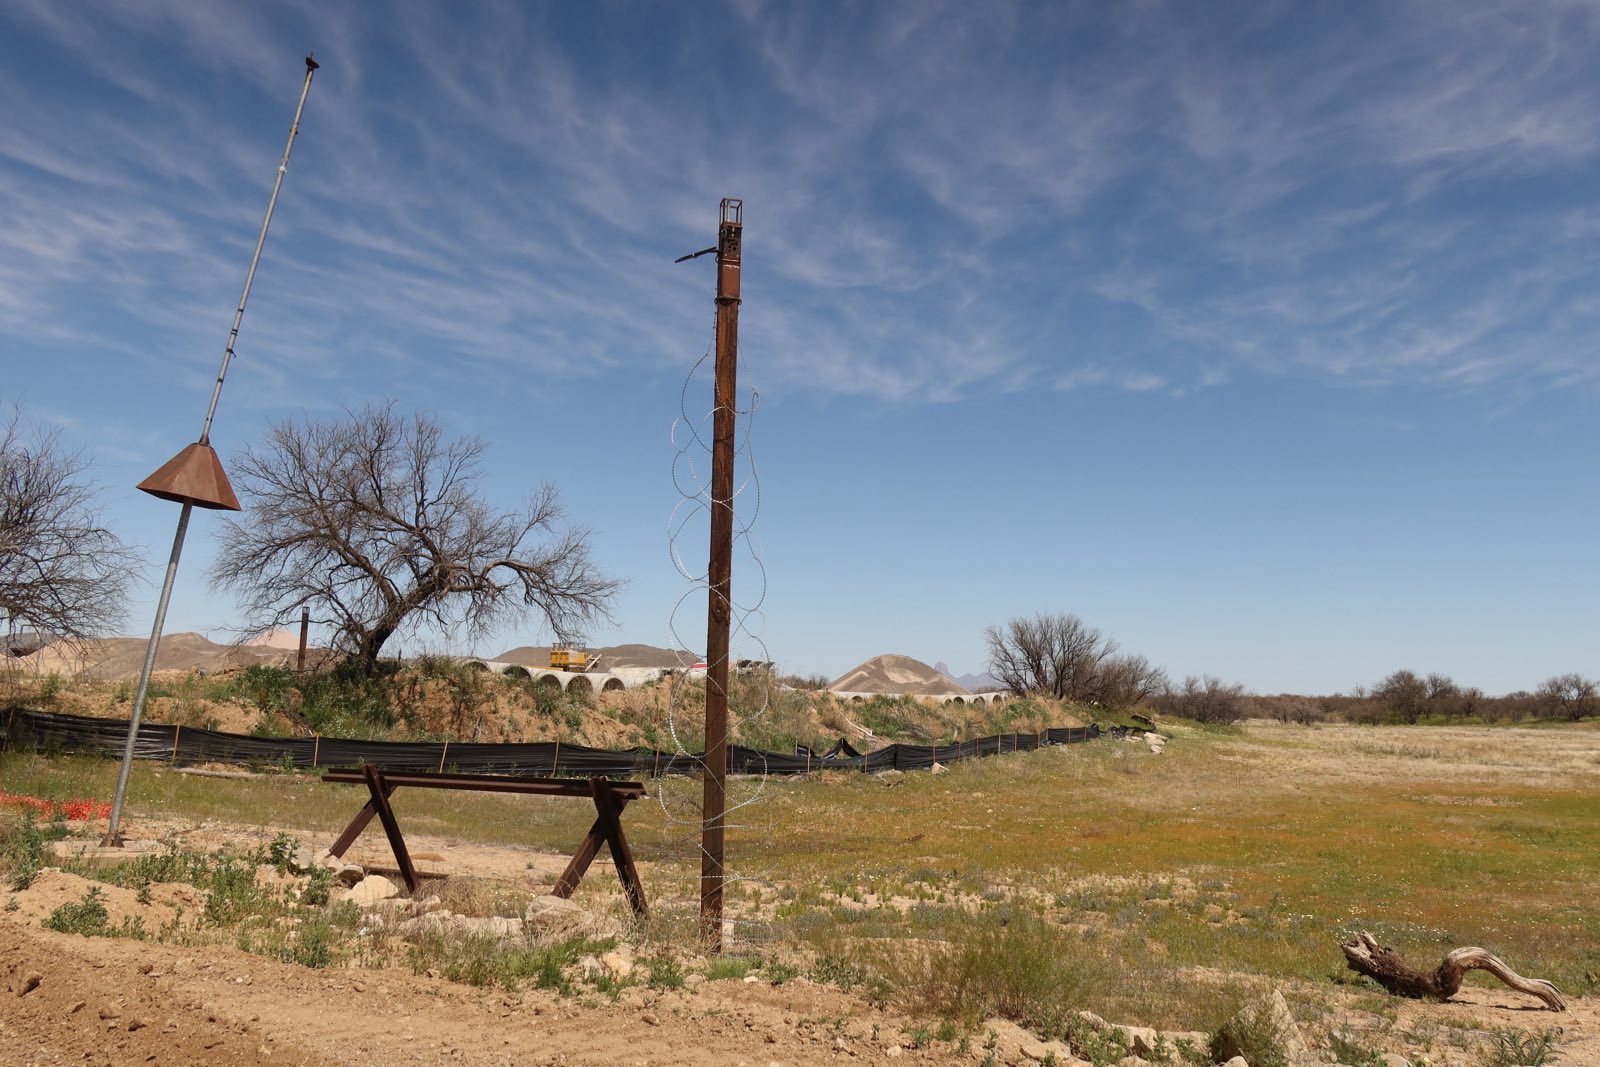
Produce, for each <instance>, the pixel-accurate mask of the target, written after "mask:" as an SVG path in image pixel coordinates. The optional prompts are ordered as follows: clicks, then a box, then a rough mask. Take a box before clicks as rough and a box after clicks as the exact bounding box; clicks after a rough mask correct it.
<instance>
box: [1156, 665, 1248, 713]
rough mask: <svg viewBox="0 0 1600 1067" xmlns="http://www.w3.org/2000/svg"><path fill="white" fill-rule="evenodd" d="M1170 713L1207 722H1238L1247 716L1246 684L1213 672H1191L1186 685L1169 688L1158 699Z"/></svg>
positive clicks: (1162, 707)
mask: <svg viewBox="0 0 1600 1067" xmlns="http://www.w3.org/2000/svg"><path fill="white" fill-rule="evenodd" d="M1156 707H1158V708H1160V709H1161V711H1163V712H1165V713H1166V714H1168V715H1180V716H1182V717H1183V718H1186V719H1193V720H1194V721H1195V722H1203V723H1230V722H1236V721H1238V720H1239V719H1240V718H1242V717H1243V716H1244V686H1242V685H1229V684H1228V683H1227V682H1224V681H1223V680H1222V679H1221V678H1217V677H1215V676H1213V675H1209V674H1207V675H1205V676H1203V677H1196V676H1194V675H1192V674H1191V675H1189V676H1188V677H1187V678H1185V679H1184V680H1183V685H1182V686H1180V687H1178V688H1176V689H1168V690H1167V691H1166V692H1165V693H1163V694H1162V695H1161V696H1160V697H1158V698H1157V699H1156Z"/></svg>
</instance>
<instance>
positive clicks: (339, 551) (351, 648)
mask: <svg viewBox="0 0 1600 1067" xmlns="http://www.w3.org/2000/svg"><path fill="white" fill-rule="evenodd" d="M483 451H484V444H483V442H482V441H481V440H479V439H478V438H476V437H468V438H463V439H459V440H450V439H447V438H446V437H445V435H444V432H443V430H442V429H441V428H440V426H439V424H438V423H437V422H436V421H434V419H433V418H432V416H430V415H427V414H425V413H420V412H419V413H416V414H414V415H411V416H409V417H408V416H405V415H402V414H401V413H399V412H397V411H396V410H395V407H394V405H393V404H392V403H389V404H384V405H381V406H375V407H368V408H366V409H364V410H362V411H360V412H348V411H347V412H346V413H345V417H344V418H342V419H336V420H332V421H328V422H306V423H303V424H301V423H295V422H281V423H277V424H275V425H274V426H273V427H272V428H271V430H270V431H269V432H268V434H267V439H266V441H265V442H264V443H263V444H262V445H261V446H260V447H258V448H247V449H246V450H245V451H244V452H243V453H242V454H241V455H240V456H239V457H237V458H236V459H235V461H234V464H233V466H234V470H235V471H236V474H235V476H234V477H235V484H236V486H237V487H238V490H239V493H240V496H241V497H242V498H243V499H244V500H245V501H246V504H247V511H248V516H247V517H246V518H242V519H238V520H229V521H228V522H227V524H226V527H225V529H224V532H223V539H222V545H221V550H220V552H219V554H218V557H217V561H216V563H215V564H213V566H212V568H211V582H212V585H213V586H214V587H216V588H220V589H228V590H231V591H232V592H234V593H235V594H236V595H238V596H239V597H240V599H241V603H242V606H243V607H244V609H245V611H246V614H247V615H248V616H249V619H250V626H251V627H252V628H254V629H268V628H271V627H273V626H279V625H283V624H285V623H287V622H289V621H290V620H291V619H292V618H293V617H294V616H295V615H296V614H297V613H298V612H299V611H300V609H301V608H302V607H309V608H310V609H311V610H312V612H313V615H314V617H315V618H316V621H317V622H318V623H320V624H322V625H326V626H328V627H330V628H332V629H333V631H334V633H335V641H336V643H337V644H338V645H339V646H340V647H341V648H342V649H343V650H344V651H346V652H348V653H350V654H351V655H353V656H355V657H356V658H358V659H359V660H360V661H361V662H362V663H363V665H365V666H366V667H368V668H369V669H370V668H371V667H373V666H375V665H376V663H377V659H378V655H379V653H380V651H381V650H382V648H383V646H384V644H385V642H387V641H388V640H389V639H390V638H391V637H393V636H394V635H395V634H396V633H397V632H400V631H401V630H402V629H404V628H407V627H413V626H418V625H433V626H437V627H440V628H451V627H460V628H462V629H464V630H465V631H466V632H467V633H468V634H469V635H473V636H478V635H482V634H484V633H487V632H489V631H492V630H493V629H495V628H496V627H497V626H499V625H500V624H502V623H505V622H509V621H511V620H514V619H517V618H521V617H523V616H526V615H527V614H528V613H530V612H537V613H538V614H539V615H540V616H542V617H543V619H544V620H545V622H547V623H548V624H549V625H550V627H551V628H552V629H553V630H554V631H555V632H556V634H557V635H558V636H559V637H562V638H566V637H570V636H572V635H574V634H575V633H576V632H577V631H578V630H580V629H581V628H582V627H583V626H585V625H586V624H588V623H590V622H592V621H595V620H597V619H603V618H609V616H608V615H607V611H606V608H607V605H608V603H609V601H610V599H611V597H612V595H613V594H614V593H615V592H616V590H617V589H618V588H619V587H620V583H619V582H617V581H614V580H612V579H610V578H606V577H604V576H603V575H601V574H600V573H599V572H598V571H597V570H596V569H595V568H594V566H593V564H592V563H591V562H590V559H589V536H590V534H589V531H588V530H585V529H582V528H571V527H568V528H562V527H561V525H560V524H561V520H562V517H563V516H562V510H561V506H560V503H559V499H558V496H557V494H556V490H555V489H554V488H553V487H552V486H549V485H545V486H542V487H541V488H540V489H539V490H538V492H536V493H535V494H534V495H533V497H532V499H531V500H530V501H529V504H528V507H527V509H526V510H525V511H522V512H498V511H495V510H494V509H492V508H491V507H490V506H489V505H488V504H486V503H485V502H484V501H483V500H481V499H480V498H479V497H478V495H477V481H478V477H479V473H480V471H479V459H480V457H481V456H482V454H483Z"/></svg>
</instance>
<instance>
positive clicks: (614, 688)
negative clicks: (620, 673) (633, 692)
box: [600, 678, 628, 693]
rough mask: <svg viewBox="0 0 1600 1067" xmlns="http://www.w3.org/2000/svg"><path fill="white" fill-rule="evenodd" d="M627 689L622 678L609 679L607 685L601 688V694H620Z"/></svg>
mask: <svg viewBox="0 0 1600 1067" xmlns="http://www.w3.org/2000/svg"><path fill="white" fill-rule="evenodd" d="M626 688H628V687H627V686H625V685H623V684H622V679H621V678H607V679H606V681H605V684H604V685H602V686H601V687H600V692H602V693H620V692H622V691H623V690H624V689H626Z"/></svg>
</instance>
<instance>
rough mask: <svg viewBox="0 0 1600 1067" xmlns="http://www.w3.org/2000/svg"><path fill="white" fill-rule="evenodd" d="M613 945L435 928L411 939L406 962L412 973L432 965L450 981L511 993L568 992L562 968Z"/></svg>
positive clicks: (570, 988) (568, 980) (568, 981)
mask: <svg viewBox="0 0 1600 1067" xmlns="http://www.w3.org/2000/svg"><path fill="white" fill-rule="evenodd" d="M613 944H614V943H613V942H611V941H593V940H591V939H588V938H581V937H580V938H573V939H571V940H566V941H558V942H555V943H553V944H539V943H536V942H534V941H531V940H527V939H523V940H503V939H501V938H497V937H491V936H488V935H483V934H473V935H470V936H467V937H462V936H460V935H459V934H453V933H444V932H439V933H435V934H428V935H425V936H423V937H420V938H418V939H417V940H416V941H415V942H413V943H412V945H411V948H410V951H409V954H408V962H409V964H410V966H411V970H412V972H413V973H416V974H421V973H423V972H424V971H428V970H438V971H439V972H440V973H441V974H443V975H444V976H445V977H446V978H447V979H449V980H450V981H452V982H462V983H465V984H467V985H477V986H490V985H498V986H501V987H503V988H505V989H508V990H511V991H513V992H515V991H517V990H521V989H527V988H530V987H531V988H535V989H552V990H555V991H556V992H558V993H561V994H563V995H570V994H572V993H573V992H574V985H573V981H572V978H571V976H570V975H568V973H567V971H568V968H570V967H572V966H574V965H575V964H576V963H577V962H578V960H579V959H581V958H582V957H584V956H586V955H598V954H599V953H601V952H605V951H607V950H609V949H610V948H612V947H613Z"/></svg>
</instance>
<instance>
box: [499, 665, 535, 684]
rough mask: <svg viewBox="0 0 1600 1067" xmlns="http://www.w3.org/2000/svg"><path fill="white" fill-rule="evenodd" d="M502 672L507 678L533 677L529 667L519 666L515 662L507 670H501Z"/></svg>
mask: <svg viewBox="0 0 1600 1067" xmlns="http://www.w3.org/2000/svg"><path fill="white" fill-rule="evenodd" d="M500 673H501V674H503V675H505V676H506V677H507V678H516V679H519V680H521V681H527V680H528V679H530V678H532V677H533V674H532V673H531V672H530V671H529V670H528V668H526V667H521V666H518V665H517V664H515V663H513V664H512V665H511V666H509V667H507V668H506V669H505V670H503V671H501V672H500Z"/></svg>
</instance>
